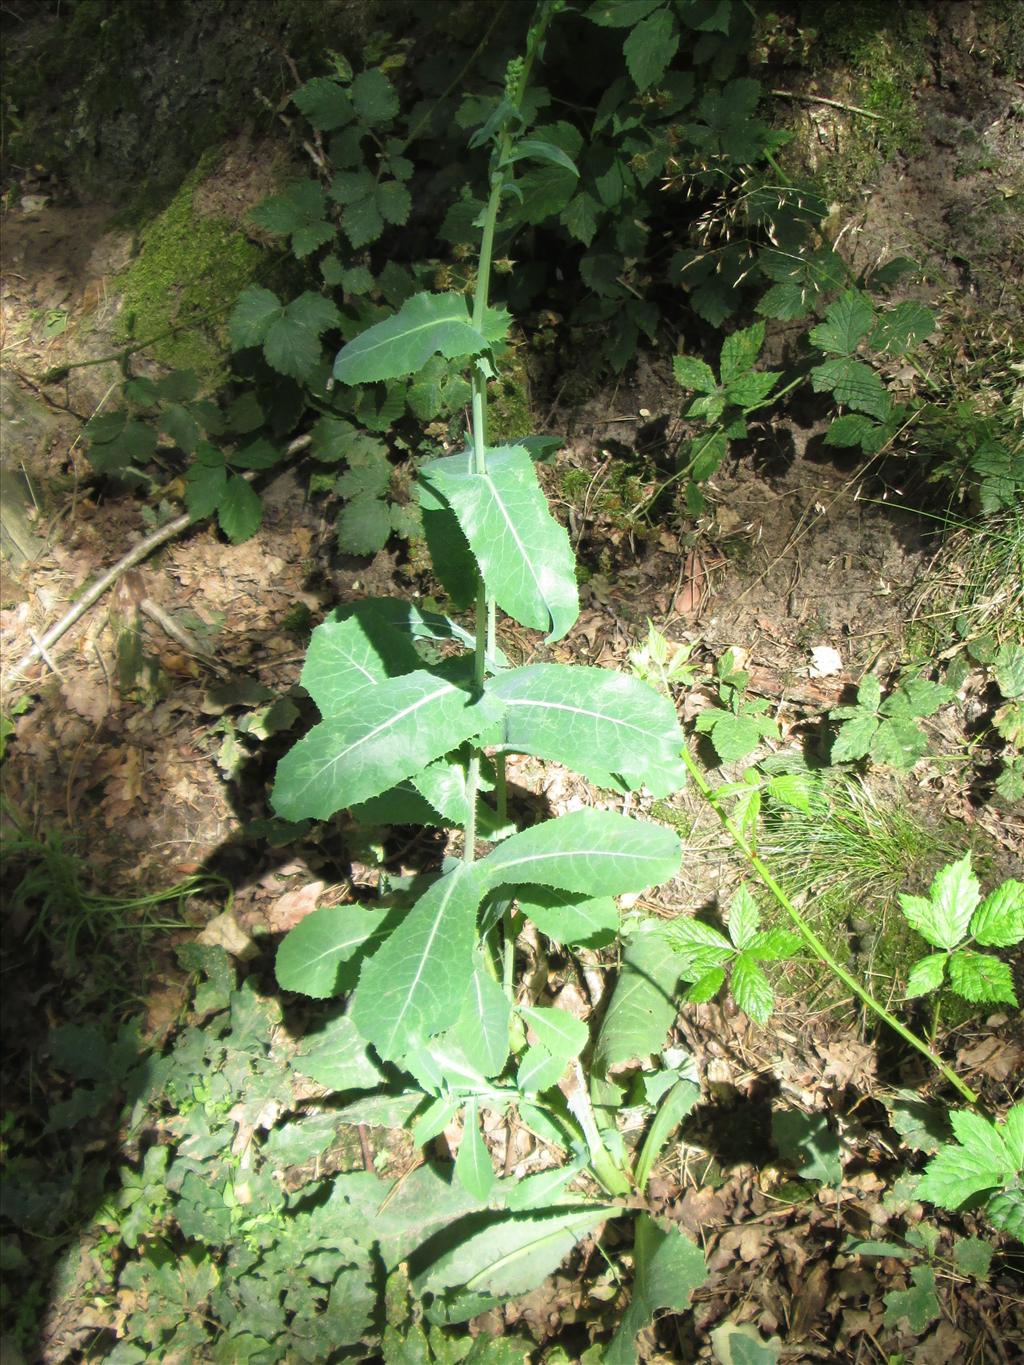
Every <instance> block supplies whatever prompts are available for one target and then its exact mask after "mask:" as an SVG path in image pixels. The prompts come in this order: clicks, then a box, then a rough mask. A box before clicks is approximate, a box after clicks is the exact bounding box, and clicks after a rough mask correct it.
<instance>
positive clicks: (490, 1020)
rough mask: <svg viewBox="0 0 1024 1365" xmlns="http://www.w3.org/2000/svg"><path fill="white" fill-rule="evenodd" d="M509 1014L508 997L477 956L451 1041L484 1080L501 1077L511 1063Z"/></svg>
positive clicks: (451, 1034)
mask: <svg viewBox="0 0 1024 1365" xmlns="http://www.w3.org/2000/svg"><path fill="white" fill-rule="evenodd" d="M510 1014H511V1006H510V1005H509V1002H508V997H507V996H506V995H505V992H504V991H503V990H502V989H501V986H500V985H499V984H498V982H497V981H495V979H494V977H493V976H491V974H490V973H489V972H488V971H487V969H486V968H485V967H484V965H483V960H482V958H481V956H480V954H479V953H477V955H476V957H475V960H474V965H473V979H472V981H471V983H470V987H469V994H468V995H467V996H466V999H465V1002H464V1004H463V1007H462V1013H461V1015H460V1016H459V1018H458V1020H457V1021H456V1023H455V1025H454V1027H453V1028H452V1029H451V1031H450V1033H449V1034H448V1037H449V1038H451V1039H452V1041H453V1042H454V1043H456V1044H457V1045H458V1046H459V1047H460V1048H461V1049H462V1051H463V1053H464V1054H465V1056H466V1059H467V1060H468V1061H469V1062H470V1063H471V1064H472V1065H473V1066H474V1067H475V1069H476V1070H477V1071H478V1072H479V1073H480V1075H481V1076H497V1075H499V1074H500V1072H501V1071H502V1070H503V1068H504V1066H505V1063H506V1061H507V1060H508V1051H509V1033H508V1021H509V1015H510Z"/></svg>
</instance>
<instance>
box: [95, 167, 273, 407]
mask: <svg viewBox="0 0 1024 1365" xmlns="http://www.w3.org/2000/svg"><path fill="white" fill-rule="evenodd" d="M211 160H212V158H204V161H203V162H201V163H200V165H199V167H197V169H196V170H195V171H194V172H193V174H192V175H190V176H189V177H188V178H187V179H186V180H185V182H184V184H183V185H182V186H181V189H180V190H179V191H178V193H177V194H176V195H175V197H174V199H173V200H172V201H171V203H170V204H169V205H168V206H167V208H166V209H164V211H163V212H162V213H160V214H159V215H158V216H157V217H156V218H154V219H153V221H152V222H151V223H150V224H149V225H148V226H147V227H146V228H145V229H144V230H143V231H142V233H141V237H140V246H139V251H138V254H137V255H136V256H135V259H134V260H133V261H132V263H131V265H130V266H129V267H128V269H127V270H126V271H125V272H124V274H123V275H121V277H120V278H119V279H118V281H117V288H118V289H119V290H120V291H121V294H122V296H123V299H124V306H123V310H122V313H121V327H122V332H123V335H124V337H125V339H126V340H127V339H130V340H134V341H139V342H146V343H152V344H151V346H150V350H151V353H152V355H153V356H154V358H155V359H156V360H157V361H159V362H160V364H162V365H167V366H169V367H170V368H171V369H179V370H194V371H195V373H196V374H197V375H198V376H199V378H200V380H201V382H202V384H203V386H204V388H206V389H213V388H216V387H217V384H218V383H219V382H220V381H221V380H222V379H223V377H224V357H225V350H226V347H225V340H226V322H227V317H228V314H229V313H230V311H231V308H232V307H233V305H234V302H235V300H236V299H237V297H238V295H239V293H240V292H241V291H242V289H244V288H245V286H246V285H247V284H248V283H249V282H250V281H251V280H252V278H253V276H254V274H255V272H256V270H257V267H258V266H259V264H260V262H261V260H262V258H263V252H262V251H261V250H260V248H259V247H257V246H255V245H254V244H253V243H252V242H250V241H249V240H248V239H247V238H246V237H245V236H244V234H243V233H242V232H241V230H240V229H239V228H238V226H237V225H236V224H234V223H232V222H230V221H228V220H227V219H225V218H218V217H209V216H206V215H204V214H202V213H201V212H199V210H198V209H197V207H196V204H195V197H196V191H197V189H198V188H199V186H200V184H201V182H202V180H203V177H204V175H205V173H206V172H207V170H208V169H209V167H210V164H211Z"/></svg>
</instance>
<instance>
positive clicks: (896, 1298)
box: [884, 1265, 939, 1336]
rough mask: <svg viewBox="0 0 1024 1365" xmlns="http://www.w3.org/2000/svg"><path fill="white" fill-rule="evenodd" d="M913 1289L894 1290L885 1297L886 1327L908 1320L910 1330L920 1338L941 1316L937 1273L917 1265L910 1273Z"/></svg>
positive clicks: (930, 1268)
mask: <svg viewBox="0 0 1024 1365" xmlns="http://www.w3.org/2000/svg"><path fill="white" fill-rule="evenodd" d="M910 1279H911V1284H912V1286H913V1287H912V1288H911V1289H894V1290H893V1291H892V1292H891V1293H889V1294H886V1296H885V1319H884V1321H885V1325H886V1326H887V1327H895V1326H897V1325H898V1324H899V1321H900V1319H901V1318H906V1320H907V1322H908V1323H909V1325H910V1330H911V1331H912V1332H913V1333H914V1335H915V1336H920V1335H921V1334H922V1333H923V1332H924V1331H925V1330H926V1328H927V1327H928V1326H929V1324H930V1323H932V1322H934V1321H935V1319H936V1318H937V1317H938V1316H939V1299H938V1295H937V1294H936V1292H935V1271H934V1270H933V1269H932V1267H931V1266H930V1265H916V1266H914V1268H913V1269H912V1270H911V1272H910Z"/></svg>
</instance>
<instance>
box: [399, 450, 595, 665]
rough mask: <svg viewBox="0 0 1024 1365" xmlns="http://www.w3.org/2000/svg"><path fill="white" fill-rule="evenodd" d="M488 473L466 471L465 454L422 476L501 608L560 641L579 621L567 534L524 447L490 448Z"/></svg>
mask: <svg viewBox="0 0 1024 1365" xmlns="http://www.w3.org/2000/svg"><path fill="white" fill-rule="evenodd" d="M486 460H487V473H486V474H474V473H472V472H471V457H470V455H469V452H465V453H463V454H461V455H453V456H450V457H449V458H448V459H444V460H436V461H434V462H433V463H432V464H431V465H430V466H429V467H428V468H426V469H424V470H421V472H420V477H421V479H422V480H424V481H425V482H428V484H429V487H430V488H431V489H432V490H435V491H436V492H437V493H439V494H440V496H441V497H442V498H443V500H444V501H445V502H447V503H448V504H449V506H450V507H451V508H452V510H453V511H454V513H455V515H456V517H457V518H458V522H459V525H460V527H461V528H462V531H463V533H464V535H465V537H466V540H467V541H468V542H469V545H470V548H471V549H472V551H473V554H474V556H475V557H476V560H477V562H478V563H479V565H480V571H481V573H482V574H483V577H484V581H485V582H486V584H487V588H488V591H489V592H490V593H492V594H493V595H494V598H495V600H496V601H497V603H498V606H499V607H501V609H502V610H503V611H507V612H508V614H509V615H510V616H513V617H515V619H516V620H517V621H519V622H520V623H521V624H522V625H524V626H530V627H532V628H533V629H534V630H546V631H549V632H550V633H549V635H548V639H549V640H558V639H561V637H562V636H563V635H564V634H565V633H566V631H568V630H569V629H570V627H571V626H572V625H573V624H574V622H575V620H576V618H577V616H578V615H579V598H578V596H577V591H576V569H575V563H574V559H573V553H572V547H571V546H570V544H569V537H568V536H567V535H566V533H565V530H564V528H563V527H562V526H561V525H560V524H559V523H558V522H557V521H556V520H555V518H554V517H553V516H552V515H551V512H550V510H549V509H548V503H547V499H546V498H545V496H544V494H543V492H542V491H541V487H540V484H539V483H538V482H537V471H536V468H535V466H534V463H533V461H532V460H531V459H530V455H529V452H528V451H527V450H526V449H525V448H524V447H523V446H502V447H500V448H497V449H493V450H488V451H487V455H486Z"/></svg>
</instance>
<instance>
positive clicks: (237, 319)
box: [228, 284, 282, 351]
mask: <svg viewBox="0 0 1024 1365" xmlns="http://www.w3.org/2000/svg"><path fill="white" fill-rule="evenodd" d="M281 312H282V308H281V300H280V299H279V298H278V297H277V295H276V294H273V293H271V291H270V290H269V289H263V288H261V287H260V286H259V285H256V284H251V285H249V287H248V288H247V289H243V290H242V292H241V294H239V296H238V302H237V303H236V304H235V306H234V309H233V310H232V313H231V317H230V318H229V319H228V334H229V335H230V337H231V344H232V345H233V346H234V347H235V349H236V350H239V351H241V350H244V349H245V348H246V347H248V346H259V345H260V343H261V342H262V341H263V338H264V337H265V336H266V334H267V330H268V329H269V327H270V324H271V323H272V322H274V321H275V320H276V319H277V318H279V317H280V316H281Z"/></svg>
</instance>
